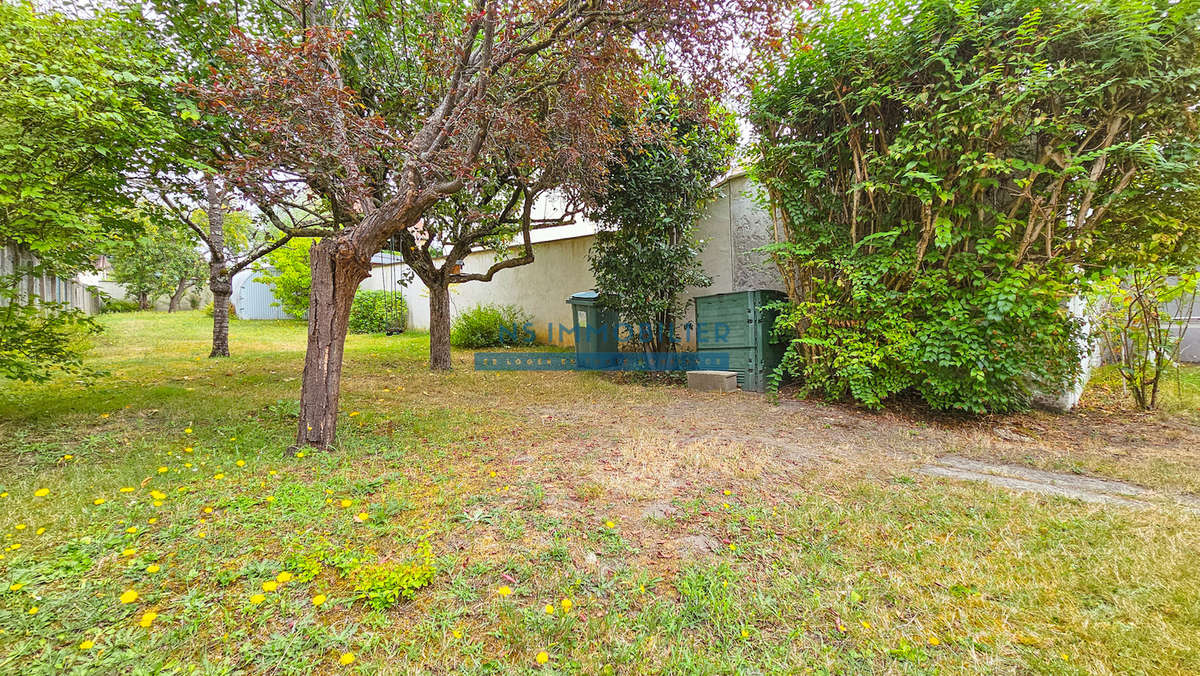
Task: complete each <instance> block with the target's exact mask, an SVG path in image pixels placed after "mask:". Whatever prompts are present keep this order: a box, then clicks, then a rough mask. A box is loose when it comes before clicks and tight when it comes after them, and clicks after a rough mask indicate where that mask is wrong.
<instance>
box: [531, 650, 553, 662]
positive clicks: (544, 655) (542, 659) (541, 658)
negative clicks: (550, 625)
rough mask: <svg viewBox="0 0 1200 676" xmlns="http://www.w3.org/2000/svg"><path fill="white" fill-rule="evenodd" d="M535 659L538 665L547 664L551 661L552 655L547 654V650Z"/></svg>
mask: <svg viewBox="0 0 1200 676" xmlns="http://www.w3.org/2000/svg"><path fill="white" fill-rule="evenodd" d="M533 659H534V660H536V661H537V663H538V664H545V663H547V662H549V661H550V655H549V654H547V653H546V651H545V650H543V651H542V652H540V653H538V654H537V657H535V658H533Z"/></svg>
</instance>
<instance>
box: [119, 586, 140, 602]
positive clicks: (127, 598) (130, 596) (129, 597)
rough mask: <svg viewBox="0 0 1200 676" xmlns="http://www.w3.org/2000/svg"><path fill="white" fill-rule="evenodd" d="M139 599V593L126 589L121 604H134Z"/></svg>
mask: <svg viewBox="0 0 1200 676" xmlns="http://www.w3.org/2000/svg"><path fill="white" fill-rule="evenodd" d="M137 599H138V593H137V592H136V591H134V590H132V589H126V590H125V593H123V594H121V603H126V604H128V603H133V602H134V601H136V600H137Z"/></svg>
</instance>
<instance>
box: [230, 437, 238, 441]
mask: <svg viewBox="0 0 1200 676" xmlns="http://www.w3.org/2000/svg"><path fill="white" fill-rule="evenodd" d="M229 440H230V441H237V437H229Z"/></svg>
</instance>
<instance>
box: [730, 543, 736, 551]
mask: <svg viewBox="0 0 1200 676" xmlns="http://www.w3.org/2000/svg"><path fill="white" fill-rule="evenodd" d="M729 551H731V552H736V551H737V545H735V544H733V543H732V542H730V543H729Z"/></svg>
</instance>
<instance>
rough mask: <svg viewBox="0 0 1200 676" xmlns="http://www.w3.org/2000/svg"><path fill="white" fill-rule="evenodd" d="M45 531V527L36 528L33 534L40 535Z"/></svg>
mask: <svg viewBox="0 0 1200 676" xmlns="http://www.w3.org/2000/svg"><path fill="white" fill-rule="evenodd" d="M45 532H46V529H45V528H39V529H37V531H36V532H35V533H34V535H41V534H42V533H45Z"/></svg>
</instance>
